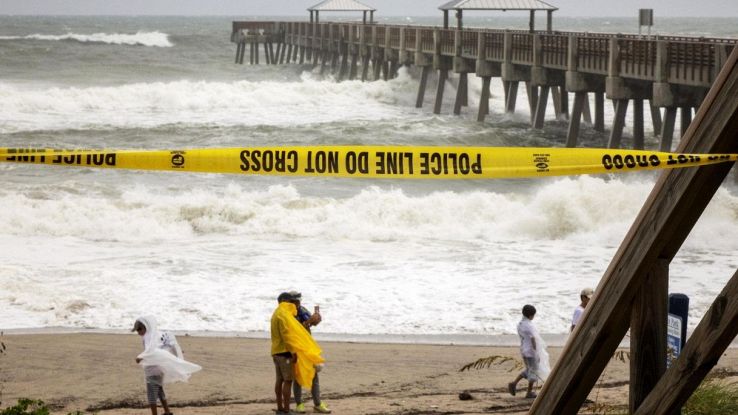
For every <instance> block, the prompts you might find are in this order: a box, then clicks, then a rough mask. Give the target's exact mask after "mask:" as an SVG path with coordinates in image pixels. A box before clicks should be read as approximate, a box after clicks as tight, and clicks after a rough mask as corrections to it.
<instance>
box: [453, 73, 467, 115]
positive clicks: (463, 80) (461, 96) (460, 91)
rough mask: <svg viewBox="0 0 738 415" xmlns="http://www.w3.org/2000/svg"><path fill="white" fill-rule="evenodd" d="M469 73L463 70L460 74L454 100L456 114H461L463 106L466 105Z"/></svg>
mask: <svg viewBox="0 0 738 415" xmlns="http://www.w3.org/2000/svg"><path fill="white" fill-rule="evenodd" d="M467 82H468V79H467V74H466V72H462V73H460V74H459V87H458V88H456V101H455V102H454V114H455V115H460V114H461V107H462V106H463V105H464V101H465V96H466V86H467Z"/></svg>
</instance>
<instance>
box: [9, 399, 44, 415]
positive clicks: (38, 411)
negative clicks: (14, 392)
mask: <svg viewBox="0 0 738 415" xmlns="http://www.w3.org/2000/svg"><path fill="white" fill-rule="evenodd" d="M49 413H50V411H49V407H48V406H46V404H45V403H44V401H40V400H39V401H35V400H33V399H18V404H17V405H15V406H11V407H8V408H5V409H4V410H3V411H2V412H0V415H49Z"/></svg>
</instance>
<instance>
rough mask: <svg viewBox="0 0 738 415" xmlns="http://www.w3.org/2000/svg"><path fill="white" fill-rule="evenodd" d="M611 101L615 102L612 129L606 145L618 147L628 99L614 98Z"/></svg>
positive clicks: (621, 136)
mask: <svg viewBox="0 0 738 415" xmlns="http://www.w3.org/2000/svg"><path fill="white" fill-rule="evenodd" d="M613 101H614V102H615V118H614V119H613V120H612V131H610V141H609V142H608V143H607V147H608V148H620V140H621V139H622V138H623V127H625V114H626V112H627V111H628V100H627V99H616V100H613Z"/></svg>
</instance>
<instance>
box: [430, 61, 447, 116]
mask: <svg viewBox="0 0 738 415" xmlns="http://www.w3.org/2000/svg"><path fill="white" fill-rule="evenodd" d="M446 79H448V69H439V70H438V86H437V88H436V104H435V105H434V106H433V113H434V114H440V113H441V105H442V104H443V89H444V88H445V87H446Z"/></svg>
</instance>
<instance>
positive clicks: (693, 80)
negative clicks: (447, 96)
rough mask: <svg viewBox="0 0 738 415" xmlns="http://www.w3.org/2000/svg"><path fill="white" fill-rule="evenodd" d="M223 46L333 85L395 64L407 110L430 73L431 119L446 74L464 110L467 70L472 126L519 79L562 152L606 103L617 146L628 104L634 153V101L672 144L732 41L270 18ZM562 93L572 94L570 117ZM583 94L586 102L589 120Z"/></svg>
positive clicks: (639, 140)
mask: <svg viewBox="0 0 738 415" xmlns="http://www.w3.org/2000/svg"><path fill="white" fill-rule="evenodd" d="M231 41H232V42H234V43H236V44H237V49H236V63H240V64H242V63H243V62H244V55H245V51H246V47H247V46H250V47H249V51H250V54H249V56H250V58H249V63H251V64H258V63H259V56H260V51H259V48H260V45H263V48H264V51H265V53H264V57H265V58H266V63H267V64H282V63H290V62H295V63H300V64H305V63H308V64H312V65H320V67H321V72H324V71H325V70H327V69H328V68H330V70H331V71H332V72H333V73H335V74H336V75H337V79H338V80H339V81H341V80H343V79H357V78H359V77H360V78H361V79H362V80H368V79H374V80H377V79H384V80H387V79H390V78H392V77H394V76H396V74H397V70H398V69H399V67H400V66H403V65H406V66H412V65H414V66H417V67H420V68H421V75H420V84H419V88H418V96H417V102H416V106H417V107H421V106H422V105H423V98H424V96H425V89H426V85H427V80H428V75H429V73H430V71H431V70H435V71H438V79H439V82H438V83H437V86H436V97H435V98H436V99H435V105H434V113H437V114H438V113H440V112H441V109H442V105H441V104H442V100H443V92H444V85H445V81H446V80H447V79H448V76H449V72H451V71H453V72H454V73H457V74H458V88H457V95H456V100H455V104H454V109H453V111H454V113H455V114H460V112H461V109H462V107H464V106H467V105H468V104H467V102H468V88H467V82H468V74H469V73H474V74H476V76H478V77H480V78H482V86H483V87H482V96H481V97H480V105H479V108H478V113H477V120H479V121H484V119H485V116H486V115H487V114H488V112H489V107H488V100H489V85H490V80H491V78H492V77H499V78H501V79H502V82H503V85H504V90H505V103H506V110H507V111H508V112H514V111H515V104H516V97H517V91H518V88H519V84H520V82H524V83H525V86H526V91H527V93H528V98H529V99H528V101H529V103H530V113H531V124H532V126H533V127H534V128H542V127H543V123H544V117H545V114H546V105H547V102H548V97H549V95H550V96H551V98H552V101H553V104H554V108H555V113H556V116H557V118H567V119H568V120H569V130H568V134H567V146H569V147H575V146H576V145H577V141H578V136H579V130H580V123H581V120H582V118H584V119H585V121H587V122H590V123H592V126H593V128H594V129H595V130H598V131H605V120H604V105H605V104H604V101H605V98H607V99H610V100H612V102H613V105H614V108H615V116H614V118H613V120H612V125H611V128H610V139H609V147H612V148H617V147H620V145H621V139H622V135H623V128H624V127H625V120H626V112H627V108H628V104H629V102H630V101H632V102H633V106H632V111H633V127H632V128H633V129H632V131H633V146H634V148H637V149H643V147H644V137H643V135H644V128H643V113H644V101H645V100H648V101H649V107H650V109H651V117H652V123H653V126H654V133H655V135H657V136H658V135H660V136H661V141H660V150H663V151H669V150H670V149H671V147H672V140H673V135H674V126H675V122H676V115H677V110H680V112H681V131H682V132H684V131H686V129H687V127H688V125H689V123H690V122H691V118H692V114H693V110H694V109H695V108H697V107H699V106H700V104H701V102H702V100H703V99H704V97H705V95H706V93H707V91H708V89H709V88H710V86H711V85H712V83H713V81H714V79H715V77H716V76H717V74H718V72H719V71H720V69H721V68H722V66H723V64H724V63H725V61H726V59H727V56H728V55H729V54H730V52H731V51H732V49H733V48H734V47H735V45H736V44H737V43H738V39H720V38H702V37H700V38H696V37H686V36H650V37H646V36H639V35H623V34H607V33H586V32H559V31H539V32H530V31H522V30H496V29H481V28H464V29H461V30H458V29H443V28H440V27H433V26H403V25H377V24H360V23H359V24H357V23H335V22H323V23H310V22H271V21H270V22H265V21H241V22H233V29H232V34H231ZM359 67H360V68H361V71H359ZM370 68H371V72H370V71H369V69H370ZM569 93H573V94H574V102H573V105H572V108H571V110H569V102H568V98H569ZM590 93H591V94H593V96H594V106H595V109H594V120H593V122H592V117H591V115H590V114H591V112H590V99H589V94H590ZM661 108H663V111H662V110H661Z"/></svg>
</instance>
